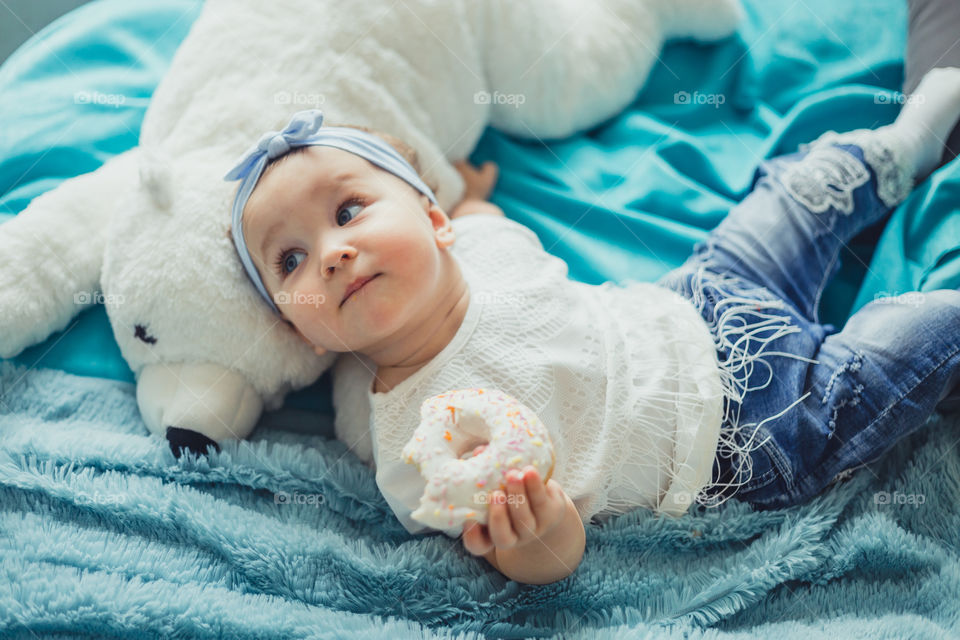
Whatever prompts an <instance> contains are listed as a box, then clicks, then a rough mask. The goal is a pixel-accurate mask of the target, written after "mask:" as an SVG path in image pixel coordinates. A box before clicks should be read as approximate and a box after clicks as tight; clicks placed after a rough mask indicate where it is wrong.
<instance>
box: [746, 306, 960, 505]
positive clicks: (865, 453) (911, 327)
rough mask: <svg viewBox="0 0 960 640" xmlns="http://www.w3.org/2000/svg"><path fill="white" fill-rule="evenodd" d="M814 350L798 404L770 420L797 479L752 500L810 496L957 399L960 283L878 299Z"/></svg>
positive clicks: (785, 502) (873, 457)
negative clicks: (791, 414)
mask: <svg viewBox="0 0 960 640" xmlns="http://www.w3.org/2000/svg"><path fill="white" fill-rule="evenodd" d="M816 357H817V363H816V364H811V365H810V366H809V368H808V371H807V378H806V382H805V388H806V390H808V391H810V392H811V394H810V395H809V396H808V397H807V398H806V400H805V401H804V402H803V403H802V404H801V405H800V413H799V414H798V415H797V416H796V418H795V419H793V420H782V421H779V422H774V423H772V424H770V425H769V426H768V431H769V433H770V435H771V437H772V438H773V441H774V442H775V444H776V452H777V453H778V454H782V455H783V456H785V457H786V459H787V461H788V464H789V466H790V468H791V470H792V476H793V478H792V482H790V483H788V484H789V485H790V486H788V487H786V489H784V487H782V486H776V485H770V487H769V489H768V490H767V491H765V492H764V491H762V492H760V493H757V494H756V495H753V496H750V499H751V501H753V500H757V501H761V502H763V503H764V504H765V505H766V506H770V507H778V506H787V505H789V504H796V503H799V502H803V501H806V500H807V499H809V498H810V497H812V496H815V495H817V494H818V493H820V492H821V491H822V490H823V489H824V488H826V487H827V486H828V485H830V484H832V483H833V482H834V481H837V480H838V479H840V477H843V476H846V475H848V474H849V473H851V472H852V471H853V470H854V469H857V468H860V467H863V466H865V465H868V464H869V463H872V462H874V461H875V460H877V459H878V458H880V457H882V456H883V454H884V453H886V452H887V451H888V450H889V449H890V448H891V447H893V446H895V445H896V443H897V442H898V441H900V440H901V439H903V438H904V437H906V436H907V435H909V434H911V433H913V432H914V431H916V430H917V429H919V428H921V427H922V426H923V425H924V424H925V422H926V420H927V418H928V417H929V416H930V414H931V413H933V412H934V411H935V410H938V409H940V410H943V409H945V408H948V407H953V408H955V407H956V404H957V402H958V401H960V386H958V384H960V291H958V290H954V289H940V290H936V291H929V292H915V293H912V294H908V295H905V296H899V297H897V298H885V299H879V300H875V301H872V302H870V303H869V304H867V305H865V306H864V307H862V308H861V309H860V310H858V311H857V312H856V313H855V314H853V315H852V316H851V317H850V319H849V320H848V321H847V323H846V325H845V326H844V328H843V330H842V331H841V332H839V333H836V334H832V335H829V336H827V337H826V338H825V339H824V341H823V344H822V345H821V348H820V350H819V352H818V353H817V355H816ZM838 475H839V477H838Z"/></svg>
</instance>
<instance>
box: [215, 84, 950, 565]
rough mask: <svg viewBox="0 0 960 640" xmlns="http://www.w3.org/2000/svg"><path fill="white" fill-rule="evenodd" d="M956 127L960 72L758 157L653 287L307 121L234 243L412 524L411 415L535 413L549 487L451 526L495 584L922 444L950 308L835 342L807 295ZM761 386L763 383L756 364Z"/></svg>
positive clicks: (945, 392)
mask: <svg viewBox="0 0 960 640" xmlns="http://www.w3.org/2000/svg"><path fill="white" fill-rule="evenodd" d="M958 118H960V69H957V68H939V69H933V70H931V71H930V72H928V73H927V74H926V75H925V76H924V78H923V80H922V81H921V82H920V84H919V86H918V87H917V88H916V90H915V92H914V95H913V97H912V98H911V99H910V100H908V101H907V104H906V106H905V107H904V108H903V109H902V111H901V113H900V115H899V117H898V118H897V120H896V121H895V122H894V123H893V124H891V125H888V126H884V127H881V128H879V129H876V130H872V131H868V130H858V131H854V132H847V133H843V134H835V133H832V132H831V133H828V134H826V135H824V136H822V137H821V138H820V139H818V140H816V141H815V142H813V143H812V144H811V145H809V146H807V147H805V148H803V149H802V150H801V151H799V152H797V153H794V154H791V155H787V156H783V157H779V158H775V159H772V160H769V161H765V162H763V163H762V164H761V166H760V168H759V169H758V171H757V175H756V180H755V183H754V186H753V189H752V191H751V193H750V194H749V195H748V196H747V197H746V198H745V199H744V200H743V201H742V202H740V203H739V204H738V205H736V206H735V207H734V208H733V209H732V210H731V211H730V213H729V215H728V216H727V217H726V218H725V219H724V220H723V221H722V223H721V224H720V225H719V226H718V227H717V228H716V229H714V230H713V231H712V232H711V233H710V234H709V235H708V236H707V238H706V239H705V240H704V241H703V242H701V243H698V244H697V245H696V246H695V247H694V251H693V255H691V256H690V258H689V259H688V260H687V262H686V263H685V264H683V265H682V266H680V267H679V268H677V269H675V270H673V271H671V272H669V273H667V274H666V275H665V276H663V278H661V280H659V281H658V282H656V283H648V282H628V283H625V284H622V285H617V284H614V283H609V282H608V283H604V284H602V285H599V286H593V285H587V284H584V283H580V282H576V281H573V280H570V279H569V278H568V277H567V267H566V264H564V263H563V262H562V261H561V260H560V259H558V258H556V257H554V256H552V255H551V254H550V253H548V252H547V251H545V250H544V248H543V247H542V245H541V244H540V242H539V240H538V238H537V236H536V235H535V234H534V233H533V232H532V231H530V230H529V229H527V228H525V227H523V226H522V225H520V224H518V223H516V222H514V221H512V220H510V219H508V218H506V217H505V216H504V215H503V213H502V211H500V209H499V208H497V207H496V206H494V205H492V204H490V203H489V202H485V201H484V200H485V199H486V197H487V196H488V194H489V193H490V190H491V188H492V186H493V182H494V180H495V176H496V168H495V167H493V166H491V165H488V166H485V167H484V168H483V170H480V171H478V170H475V169H473V168H472V167H469V166H468V165H464V164H461V165H460V170H461V172H462V173H463V175H464V177H465V179H466V182H467V195H466V197H465V198H464V200H463V201H462V202H461V203H460V204H459V205H457V207H456V208H454V209H453V210H451V211H450V213H449V215H448V213H447V212H445V211H443V210H442V209H441V208H440V207H439V206H438V205H437V203H436V199H435V197H434V194H433V191H432V189H431V188H430V186H429V185H427V184H425V183H424V182H423V180H422V178H421V177H420V175H419V171H418V167H417V162H416V157H415V154H413V153H412V152H411V151H410V150H409V148H407V147H406V146H405V145H403V143H402V142H400V141H398V140H395V139H392V138H390V137H389V136H386V135H384V134H378V133H375V132H371V131H369V130H362V129H360V128H354V127H346V126H342V127H333V126H324V125H323V122H322V114H321V113H320V112H319V111H315V110H314V111H305V112H300V113H298V114H296V115H295V116H294V118H293V120H292V121H291V123H290V124H289V125H288V127H287V128H286V129H285V130H284V131H282V132H270V133H268V134H265V135H264V136H263V137H262V138H261V140H260V142H259V143H258V145H257V146H256V147H254V148H253V149H251V150H250V152H248V154H247V155H246V156H245V157H244V158H243V159H242V160H241V162H240V163H239V164H238V165H237V167H236V168H235V169H234V170H233V171H231V173H230V174H228V176H227V177H228V178H229V179H241V180H242V182H241V185H240V188H239V191H238V193H237V198H236V201H235V204H234V211H233V225H232V233H233V237H234V241H235V244H236V247H237V251H238V253H239V255H240V258H241V261H242V262H243V264H244V267H245V269H246V271H247V273H248V275H249V277H250V279H251V280H252V282H253V283H254V285H255V286H256V287H257V289H258V291H259V292H260V293H261V295H262V297H263V299H264V302H265V303H266V304H268V305H269V306H270V307H271V308H272V309H273V310H274V311H275V312H276V313H277V314H279V316H280V317H282V318H283V320H284V321H286V322H287V323H289V324H290V326H291V327H292V328H293V329H294V330H295V331H296V332H297V333H298V334H299V335H300V336H301V337H302V338H303V339H304V340H305V341H307V342H308V343H309V344H311V345H312V346H313V347H314V348H315V349H316V351H317V352H318V353H324V352H325V351H334V352H340V353H343V354H345V355H344V356H342V357H341V358H340V359H339V360H338V362H337V365H336V369H335V372H334V403H335V409H336V413H337V415H336V420H337V435H338V437H340V438H341V439H343V440H344V441H345V442H346V444H348V445H349V446H350V447H351V449H353V450H354V451H355V452H356V453H357V455H359V456H360V457H361V458H363V459H364V460H367V461H368V462H370V463H371V464H373V465H374V466H375V467H376V474H377V475H376V479H377V484H378V486H379V487H380V489H381V491H382V492H383V494H384V497H385V498H386V500H387V502H388V504H389V505H390V507H391V508H392V509H393V511H394V512H395V514H396V515H397V517H398V518H399V519H400V521H401V522H402V523H403V524H404V526H405V527H406V528H407V529H408V530H409V531H411V532H413V533H417V532H421V531H423V530H424V527H423V526H421V525H419V523H417V522H415V521H413V520H412V519H411V518H410V513H411V512H412V511H413V510H414V509H416V508H417V506H418V504H419V498H420V495H421V494H422V492H423V489H424V486H425V484H424V480H423V479H422V478H421V476H420V475H419V473H418V472H417V470H416V469H415V468H414V467H413V466H411V465H408V464H405V462H404V461H403V460H402V459H401V458H400V452H401V450H402V448H403V445H404V444H405V443H406V442H407V440H408V439H409V438H410V436H411V434H412V433H413V430H414V429H415V428H416V426H417V425H418V424H419V409H420V404H421V402H422V401H423V400H424V399H425V398H427V397H430V396H433V395H435V394H438V393H442V392H444V391H448V390H452V389H460V388H470V387H490V388H496V389H499V390H502V391H504V392H506V393H508V394H510V395H512V396H514V397H515V398H517V399H518V400H520V402H522V403H523V404H525V405H526V406H528V407H530V408H531V409H533V410H534V411H535V412H537V414H538V415H539V416H540V418H541V419H542V421H543V422H544V424H545V425H547V427H548V428H549V429H550V432H551V439H552V440H553V443H554V446H555V451H556V468H555V471H554V474H553V477H551V479H550V480H549V482H547V483H546V484H544V482H543V480H542V478H541V477H540V476H539V474H538V473H537V471H536V470H535V469H533V468H532V467H528V468H524V469H516V470H511V472H510V473H509V474H508V476H507V477H508V482H507V488H506V491H505V492H503V491H498V492H494V493H493V494H492V496H491V501H492V504H491V506H490V515H489V522H488V523H487V524H486V525H478V524H476V523H468V525H465V526H464V527H463V529H459V530H458V529H452V530H445V531H444V533H446V534H447V535H449V536H451V537H458V536H459V535H460V534H462V535H463V544H464V546H465V547H466V549H467V550H468V551H469V552H471V553H473V554H475V555H482V556H483V557H484V558H486V559H487V560H488V561H489V562H490V563H491V564H492V565H493V566H494V567H495V568H497V569H498V570H499V571H500V572H501V573H503V574H504V575H505V576H507V577H509V578H512V579H514V580H517V581H520V582H526V583H536V584H543V583H548V582H553V581H555V580H559V579H561V578H564V577H566V576H568V575H570V573H572V572H573V571H574V570H575V569H576V567H577V566H578V564H579V563H580V561H581V559H582V555H583V551H584V522H587V521H589V520H590V519H591V518H592V517H595V516H596V517H602V516H608V515H611V514H616V513H623V512H625V511H628V510H630V509H634V508H636V507H640V506H642V507H647V508H649V509H652V510H654V511H657V512H661V513H665V514H668V515H674V516H676V515H681V514H683V513H684V512H686V511H687V510H688V509H689V507H690V505H691V504H692V503H694V502H696V503H698V504H699V505H701V506H703V507H709V506H713V505H716V504H719V503H720V502H722V501H723V500H725V499H728V498H730V497H735V498H736V499H737V500H741V501H745V502H748V503H750V504H752V505H754V506H755V508H758V509H765V508H779V507H784V506H788V505H791V504H796V503H798V502H802V501H804V500H806V499H808V498H810V497H811V496H813V495H815V494H817V493H818V492H820V491H821V490H823V489H824V488H825V487H826V486H827V485H829V484H830V483H831V481H833V480H837V479H838V478H839V477H842V476H843V475H845V474H846V473H849V472H850V471H851V470H852V469H854V468H857V467H859V466H862V465H864V464H867V463H869V462H872V461H873V460H875V459H877V458H878V457H879V456H881V455H882V454H883V453H884V452H885V451H886V450H887V449H889V448H890V447H891V446H893V445H894V444H895V443H896V442H897V441H898V440H899V439H901V438H903V437H904V436H906V435H907V434H908V433H910V432H911V431H912V430H913V429H915V428H918V427H919V426H920V425H921V424H922V423H923V422H924V418H926V417H927V416H928V415H929V414H930V413H931V412H932V411H933V410H934V409H935V407H936V406H937V405H938V403H939V402H940V401H941V400H944V399H945V398H948V396H949V393H950V391H951V390H952V389H954V388H955V387H956V385H957V382H958V381H960V330H958V328H960V291H954V290H940V291H931V292H927V293H925V294H924V295H923V299H922V300H923V301H922V303H921V304H919V305H918V306H916V305H911V306H907V305H901V304H890V303H889V301H883V300H878V301H875V302H873V303H871V304H868V305H866V306H865V307H864V308H863V309H861V310H859V311H858V312H857V313H856V314H854V315H853V316H852V317H851V318H850V319H849V321H848V322H847V324H846V326H845V327H844V328H843V330H842V331H840V332H836V331H835V330H834V328H833V327H832V326H830V325H822V324H821V323H820V322H819V321H818V319H817V316H818V313H817V307H818V302H819V300H820V295H821V293H822V292H823V290H824V287H825V285H826V284H827V282H828V281H829V280H830V278H831V277H832V276H833V275H834V274H835V273H836V271H837V268H838V265H837V256H838V253H839V251H840V249H841V248H842V246H843V245H844V243H846V242H848V241H849V240H850V239H851V238H853V237H854V236H855V235H857V233H858V232H859V231H861V230H862V229H864V228H865V227H867V226H869V225H871V224H873V223H875V222H877V221H879V220H882V219H884V217H885V216H887V215H888V214H889V213H890V211H891V210H892V208H893V207H894V206H895V205H896V204H897V203H899V202H901V201H902V200H903V199H904V198H905V197H906V196H907V194H908V193H909V191H910V189H911V188H912V185H913V184H914V183H915V182H917V181H919V180H921V179H923V178H924V177H925V176H926V175H928V174H929V173H930V172H931V171H933V170H934V169H935V168H936V166H937V164H938V162H939V160H940V157H941V154H942V152H943V140H945V139H946V138H947V135H948V134H949V132H950V131H951V129H952V128H953V126H954V124H955V123H956V122H957V120H958ZM761 364H762V365H763V366H753V365H761Z"/></svg>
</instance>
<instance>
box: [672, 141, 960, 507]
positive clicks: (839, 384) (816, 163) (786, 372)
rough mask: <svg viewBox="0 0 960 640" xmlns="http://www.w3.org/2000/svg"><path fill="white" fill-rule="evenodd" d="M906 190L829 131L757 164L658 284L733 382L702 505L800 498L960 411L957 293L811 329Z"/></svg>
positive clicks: (899, 168) (906, 183)
mask: <svg viewBox="0 0 960 640" xmlns="http://www.w3.org/2000/svg"><path fill="white" fill-rule="evenodd" d="M910 184H911V180H910V177H909V174H908V173H907V169H906V168H905V165H904V164H903V163H902V162H900V161H899V158H898V157H897V155H896V153H895V151H894V150H890V149H888V148H886V147H884V146H883V145H882V144H881V143H880V141H878V140H876V139H875V138H871V137H870V136H869V133H867V134H865V135H864V134H863V133H861V134H860V135H859V137H858V135H857V134H856V132H852V133H851V134H843V135H841V136H837V135H836V134H833V133H832V132H831V134H827V135H825V136H823V137H822V138H821V139H820V140H818V141H816V142H814V143H813V144H812V145H804V146H803V147H801V151H799V152H797V153H794V154H790V155H787V156H781V157H779V158H775V159H772V160H768V161H765V162H763V163H762V164H761V165H760V167H759V168H758V169H757V172H756V174H755V176H754V182H753V188H752V190H751V192H750V193H749V195H748V196H747V197H745V198H744V199H743V201H742V202H740V203H738V204H737V205H736V206H734V207H733V208H732V209H731V211H730V213H729V214H728V215H727V216H726V217H725V218H724V219H723V220H722V221H721V223H720V224H719V225H718V226H717V227H716V228H715V229H713V230H712V231H711V232H710V233H709V235H708V236H707V238H706V239H705V240H704V241H702V242H700V243H698V244H697V245H696V246H695V247H694V250H693V254H692V255H691V256H690V258H689V259H688V260H687V261H686V262H685V263H684V264H683V265H681V266H680V267H678V268H677V269H674V270H672V271H670V272H669V273H667V274H665V275H664V276H663V277H662V278H661V279H660V280H659V281H658V282H657V284H659V285H661V286H665V287H668V288H670V289H672V290H674V291H676V292H678V293H680V294H681V295H683V296H685V297H687V298H689V299H691V300H692V301H693V302H694V303H695V305H696V306H697V308H698V309H699V310H700V311H701V313H702V315H703V318H704V320H706V321H707V324H708V325H709V326H710V329H711V332H712V334H713V336H714V338H715V342H716V344H717V354H718V359H719V361H720V363H721V369H722V370H723V377H724V387H725V403H724V406H725V416H724V422H723V425H722V426H721V437H720V442H719V445H718V449H717V455H716V458H715V461H714V468H713V476H712V480H711V483H710V484H708V485H707V487H705V488H704V489H703V490H702V491H701V492H700V493H699V494H698V495H697V496H695V497H692V498H691V499H692V500H693V501H695V502H698V503H700V504H704V505H707V506H711V505H715V504H718V503H719V502H722V501H723V500H725V499H727V498H729V497H734V498H736V499H737V500H741V501H746V502H748V503H750V504H753V505H754V506H755V507H756V508H758V509H770V508H782V507H786V506H790V505H793V504H798V503H801V502H805V501H806V500H808V499H809V498H810V497H812V496H814V495H816V494H818V493H820V492H821V491H822V490H823V489H824V488H826V487H827V486H829V485H830V484H832V483H833V482H835V481H838V480H841V479H842V478H844V477H846V476H848V475H849V474H850V473H851V472H852V471H853V470H854V469H857V468H860V467H864V466H866V465H868V464H869V463H871V462H873V461H875V460H877V459H878V458H880V457H882V456H883V454H884V453H885V452H886V451H888V450H889V449H890V448H891V447H893V446H894V445H895V444H896V442H897V441H898V440H900V439H902V438H904V437H905V436H907V435H908V434H910V433H912V432H913V431H915V430H917V429H919V428H920V427H921V426H922V425H923V424H924V422H925V420H926V418H927V417H928V416H929V415H930V414H931V413H932V412H933V411H934V410H936V409H938V408H939V409H941V410H953V409H956V408H958V407H960V388H958V386H957V385H958V383H960V291H958V290H954V289H941V290H937V291H929V292H923V293H921V292H911V293H904V294H901V295H898V296H896V297H887V298H878V299H876V300H873V301H871V302H870V303H869V304H866V305H864V306H863V307H862V308H861V309H859V310H858V311H857V312H856V313H854V314H853V315H851V316H850V318H849V319H848V320H847V322H846V324H845V326H844V327H843V329H842V331H839V332H837V331H836V328H835V327H833V326H832V325H823V324H821V323H820V322H818V320H817V312H818V304H819V301H820V296H821V294H822V293H823V291H824V288H825V287H826V285H827V283H828V282H829V281H830V279H831V278H832V277H833V276H835V275H836V273H837V271H838V270H839V268H840V265H839V262H838V256H839V253H840V250H841V248H842V246H843V245H844V244H845V243H847V242H849V241H850V240H851V239H852V238H853V237H854V236H856V235H857V234H858V233H859V232H860V231H861V230H863V229H864V228H866V227H868V226H870V225H871V224H873V223H876V222H878V221H880V220H882V219H884V218H885V217H886V216H888V215H889V213H890V212H891V210H892V208H893V207H894V206H895V205H896V204H898V203H899V202H900V201H902V200H903V199H904V198H905V197H906V195H907V194H908V193H909V190H910ZM958 437H960V434H958Z"/></svg>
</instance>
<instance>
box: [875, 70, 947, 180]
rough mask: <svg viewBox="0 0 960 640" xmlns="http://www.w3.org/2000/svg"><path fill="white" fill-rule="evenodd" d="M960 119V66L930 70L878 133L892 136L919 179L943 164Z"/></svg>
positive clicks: (914, 174)
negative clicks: (889, 121)
mask: <svg viewBox="0 0 960 640" xmlns="http://www.w3.org/2000/svg"><path fill="white" fill-rule="evenodd" d="M958 120H960V68H957V67H937V68H935V69H930V71H928V72H927V73H926V74H925V75H924V76H923V78H922V79H921V80H920V83H919V84H918V85H917V88H916V89H914V91H913V93H911V94H910V96H909V97H908V98H907V99H906V101H905V104H904V105H903V109H901V111H900V115H898V116H897V119H896V121H894V122H893V123H892V124H889V125H887V126H884V127H880V128H878V129H877V130H876V132H877V133H878V134H879V135H881V136H884V137H886V136H890V137H891V138H893V139H894V140H895V141H896V142H894V144H897V143H898V144H897V146H898V147H899V148H900V149H902V150H903V152H904V156H905V157H906V159H907V160H908V161H909V162H911V163H912V165H913V170H914V171H913V177H914V179H915V180H917V181H920V180H922V179H924V178H926V177H927V176H928V175H929V174H930V173H931V172H932V171H933V170H934V169H936V168H937V166H938V165H939V164H940V158H941V157H942V156H943V150H944V147H945V145H946V142H947V138H948V137H949V136H950V132H951V131H952V130H953V127H954V125H955V124H956V123H957V121H958Z"/></svg>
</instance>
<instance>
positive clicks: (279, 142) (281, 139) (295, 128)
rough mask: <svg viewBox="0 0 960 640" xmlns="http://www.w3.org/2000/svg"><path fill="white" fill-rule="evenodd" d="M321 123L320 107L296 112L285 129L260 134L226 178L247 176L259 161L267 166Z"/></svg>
mask: <svg viewBox="0 0 960 640" xmlns="http://www.w3.org/2000/svg"><path fill="white" fill-rule="evenodd" d="M321 125H323V112H322V111H320V110H319V109H309V110H307V111H300V112H297V113H295V114H294V115H293V117H292V118H291V119H290V122H289V123H288V124H287V127H286V128H285V129H284V130H283V131H268V132H267V133H265V134H263V135H262V136H260V140H259V141H257V144H255V145H253V146H252V147H250V149H248V150H247V152H246V153H244V154H243V157H241V158H240V160H238V161H237V164H236V165H235V166H234V167H233V169H231V170H230V172H229V173H227V175H226V176H224V180H241V179H243V178H245V177H246V176H247V175H249V174H250V172H251V171H252V170H253V169H254V168H255V167H256V166H257V164H258V163H262V164H263V165H264V166H265V165H266V164H267V163H268V162H270V161H271V160H276V159H277V158H279V157H280V156H282V155H283V154H285V153H287V152H288V151H290V149H291V148H292V147H295V146H299V145H297V144H296V143H297V142H301V143H302V142H304V141H305V140H307V139H308V138H310V137H312V136H313V135H314V134H316V133H317V131H318V130H319V129H320V127H321ZM257 173H259V172H257Z"/></svg>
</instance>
